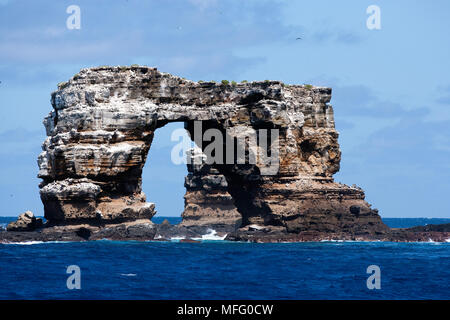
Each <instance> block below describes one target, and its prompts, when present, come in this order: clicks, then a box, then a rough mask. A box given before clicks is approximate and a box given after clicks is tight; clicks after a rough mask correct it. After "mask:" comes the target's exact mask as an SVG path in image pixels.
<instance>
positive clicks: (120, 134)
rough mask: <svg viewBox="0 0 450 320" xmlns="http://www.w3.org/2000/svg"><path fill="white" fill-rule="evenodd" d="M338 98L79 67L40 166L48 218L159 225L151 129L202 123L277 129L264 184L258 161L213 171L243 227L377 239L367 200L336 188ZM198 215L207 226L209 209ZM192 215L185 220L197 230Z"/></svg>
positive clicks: (56, 101)
mask: <svg viewBox="0 0 450 320" xmlns="http://www.w3.org/2000/svg"><path fill="white" fill-rule="evenodd" d="M330 99H331V89H329V88H323V87H311V86H301V85H300V86H299V85H289V86H288V85H284V84H283V83H281V82H279V81H264V82H252V83H240V84H233V85H229V84H216V83H214V82H193V81H189V80H185V79H182V78H179V77H176V76H172V75H170V74H165V73H161V72H159V71H157V69H155V68H148V67H100V68H91V69H83V70H81V72H80V73H79V74H77V75H75V76H74V77H73V78H72V79H71V80H70V81H69V82H67V83H63V84H60V86H59V88H58V90H57V91H56V92H54V93H53V94H52V99H51V101H52V106H53V108H54V110H53V111H52V112H51V113H50V114H49V115H48V116H47V117H46V119H45V121H44V124H45V126H46V129H47V135H48V138H47V139H46V141H45V142H44V144H43V152H42V153H41V155H40V156H39V160H38V162H39V167H40V171H39V177H40V178H42V179H43V182H42V183H41V185H40V188H41V189H40V194H41V198H42V201H43V203H44V209H45V217H46V218H47V219H48V220H49V221H50V223H58V224H61V223H62V224H68V223H80V221H85V222H89V223H92V224H95V223H105V222H119V221H124V220H134V219H140V218H151V217H152V216H153V215H154V213H155V211H154V205H153V204H151V203H147V202H146V199H145V195H144V194H143V193H142V190H141V183H142V181H141V173H142V168H143V165H144V163H145V160H146V157H147V153H148V151H149V148H150V146H151V142H152V139H153V136H154V132H155V130H156V129H157V128H159V127H161V126H163V125H165V124H166V123H168V122H173V121H182V122H185V124H186V129H187V130H188V131H189V132H190V133H191V134H192V133H193V124H194V122H195V121H202V123H203V124H204V125H205V127H204V129H207V128H216V129H218V130H221V131H223V132H225V131H227V129H230V128H231V129H233V128H236V127H244V128H252V129H260V128H264V129H267V128H269V129H270V128H276V129H278V130H279V140H278V141H279V167H278V170H277V172H276V173H275V174H273V175H267V176H264V175H261V172H262V171H261V170H262V169H263V168H262V166H261V164H260V163H256V164H253V165H246V164H244V165H228V164H220V165H213V166H212V168H213V169H214V170H217V171H218V173H219V174H221V175H223V177H225V179H226V182H227V192H229V194H230V195H231V197H232V198H233V201H234V204H235V205H236V208H237V210H238V211H239V212H240V214H241V215H242V221H243V225H247V224H259V225H261V224H265V225H275V226H282V227H285V228H286V229H287V230H288V231H290V232H300V231H304V230H318V231H327V230H331V231H333V230H336V229H341V230H346V229H348V230H352V231H357V232H366V231H367V230H369V229H370V230H371V231H373V230H377V228H378V229H379V230H381V229H383V228H384V225H383V224H382V223H381V220H380V217H379V216H378V214H377V212H376V211H374V210H372V209H371V208H370V205H368V204H367V203H366V202H365V201H364V192H363V191H362V190H361V189H359V188H351V187H348V186H345V185H341V184H337V183H335V182H333V178H332V175H333V174H334V173H335V172H337V171H338V170H339V162H340V150H339V145H338V142H337V138H338V133H337V132H336V130H335V128H334V119H333V110H332V107H331V106H330V105H329V104H328V102H329V101H330ZM236 135H239V133H236ZM200 175H201V174H200ZM188 189H189V188H188ZM188 192H189V190H188ZM203 195H204V196H205V197H208V191H207V190H206V191H205V192H203ZM189 205H190V203H189V201H186V209H187V208H188V207H189ZM196 205H197V207H198V210H197V215H198V217H200V218H201V216H202V215H204V214H205V212H206V211H205V210H204V207H202V205H198V204H196ZM186 209H185V214H184V217H186V219H185V220H186V222H187V221H188V220H191V221H194V220H195V219H191V218H192V215H191V217H190V218H189V219H188V216H189V214H186V213H187V210H186ZM218 219H220V217H219V218H218ZM198 220H201V219H198ZM219 222H220V221H219ZM369 225H370V226H371V227H370V228H369V227H368V226H369ZM374 225H375V227H373V226H374ZM377 226H378V227H377Z"/></svg>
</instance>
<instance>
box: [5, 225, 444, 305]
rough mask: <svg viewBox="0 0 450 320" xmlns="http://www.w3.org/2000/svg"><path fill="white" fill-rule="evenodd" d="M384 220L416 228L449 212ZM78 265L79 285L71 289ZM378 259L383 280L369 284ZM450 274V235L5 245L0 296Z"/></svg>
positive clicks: (129, 293)
mask: <svg viewBox="0 0 450 320" xmlns="http://www.w3.org/2000/svg"><path fill="white" fill-rule="evenodd" d="M163 219H164V218H156V219H155V222H157V223H158V222H161V221H162V220H163ZM11 220H14V218H0V223H3V224H5V223H7V222H9V221H11ZM179 220H180V218H169V221H171V223H176V222H179ZM384 221H385V222H386V223H387V224H388V225H389V226H391V227H409V226H415V225H425V224H437V223H449V221H450V219H424V218H418V219H396V218H387V219H384ZM211 239H214V238H213V237H211ZM73 265H75V266H78V267H79V270H80V278H79V279H80V286H81V289H68V286H67V280H68V278H69V277H70V276H71V274H68V273H67V270H68V267H69V266H73ZM373 265H375V266H377V267H379V270H380V277H379V279H380V285H381V288H380V289H372V290H371V289H369V288H368V286H367V279H368V277H370V276H371V274H368V273H367V268H368V267H369V266H373ZM449 279H450V243H389V242H386V243H384V242H311V243H280V244H270V243H268V244H255V243H237V242H228V241H218V240H206V241H203V242H201V243H180V242H177V241H172V242H137V241H127V242H125V241H106V240H105V241H92V242H82V243H75V242H74V243H68V242H66V243H28V244H0V283H1V286H0V299H183V300H184V299H345V300H346V299H450V280H449Z"/></svg>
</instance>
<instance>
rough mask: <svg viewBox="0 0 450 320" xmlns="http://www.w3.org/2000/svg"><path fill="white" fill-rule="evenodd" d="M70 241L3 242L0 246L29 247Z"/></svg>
mask: <svg viewBox="0 0 450 320" xmlns="http://www.w3.org/2000/svg"><path fill="white" fill-rule="evenodd" d="M70 242H72V241H23V242H3V243H0V244H15V245H21V246H30V245H34V244H47V243H70Z"/></svg>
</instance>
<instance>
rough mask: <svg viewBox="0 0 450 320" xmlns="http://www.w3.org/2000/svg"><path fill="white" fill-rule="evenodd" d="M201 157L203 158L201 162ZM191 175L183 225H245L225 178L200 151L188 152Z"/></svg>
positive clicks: (187, 179) (189, 175)
mask: <svg viewBox="0 0 450 320" xmlns="http://www.w3.org/2000/svg"><path fill="white" fill-rule="evenodd" d="M197 158H199V159H197ZM187 162H188V172H189V174H188V175H187V177H186V181H185V183H184V186H185V187H186V195H185V196H184V199H185V207H184V211H183V214H182V215H181V216H182V218H183V222H182V224H183V225H186V226H189V225H210V226H211V227H214V228H216V229H217V225H232V226H236V227H239V226H240V225H241V222H242V221H241V220H242V219H241V214H240V213H239V211H238V210H237V208H236V206H235V205H234V201H233V197H232V196H231V195H230V194H229V192H228V182H227V180H226V178H225V176H224V175H222V174H220V172H219V171H218V170H217V169H215V168H213V167H212V166H211V165H208V164H207V163H206V155H204V154H203V153H202V152H201V150H200V149H191V150H189V152H188V160H187Z"/></svg>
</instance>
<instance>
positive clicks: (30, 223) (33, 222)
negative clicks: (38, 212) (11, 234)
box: [6, 211, 43, 231]
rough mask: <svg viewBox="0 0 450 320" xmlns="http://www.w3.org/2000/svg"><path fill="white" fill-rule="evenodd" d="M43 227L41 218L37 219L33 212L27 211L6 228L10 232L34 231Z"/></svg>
mask: <svg viewBox="0 0 450 320" xmlns="http://www.w3.org/2000/svg"><path fill="white" fill-rule="evenodd" d="M42 226H43V222H42V219H41V218H36V217H35V216H34V214H33V212H31V211H26V212H24V213H22V214H21V215H19V217H18V218H17V220H16V221H14V222H11V223H9V224H8V226H7V227H6V230H8V231H34V230H36V229H38V228H41V227H42Z"/></svg>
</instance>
